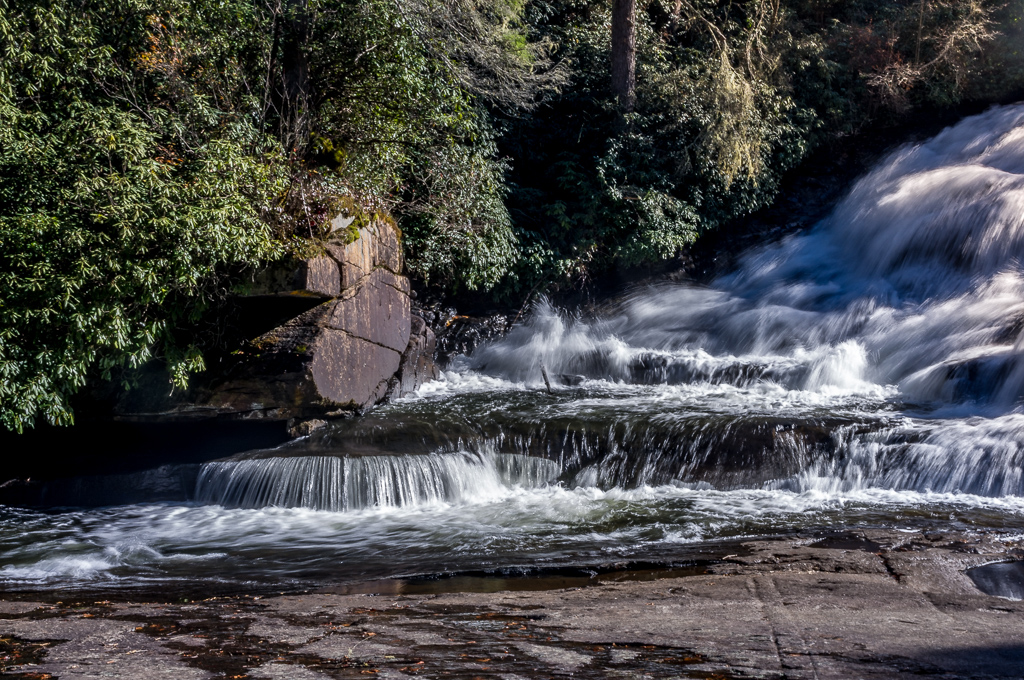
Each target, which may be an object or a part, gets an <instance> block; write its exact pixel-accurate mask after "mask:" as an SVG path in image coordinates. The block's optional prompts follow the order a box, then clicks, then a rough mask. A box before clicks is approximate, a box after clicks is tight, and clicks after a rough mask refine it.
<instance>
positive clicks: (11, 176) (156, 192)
mask: <svg viewBox="0 0 1024 680" xmlns="http://www.w3.org/2000/svg"><path fill="white" fill-rule="evenodd" d="M0 9H2V11H0V52H2V54H3V55H4V56H3V59H2V61H0V233H2V235H3V237H2V240H0V262H3V266H2V267H0V377H2V381H0V419H2V421H3V424H4V425H6V426H7V427H11V428H15V429H21V428H22V427H24V426H25V425H30V424H32V423H33V421H34V419H35V418H36V417H37V415H42V416H43V417H45V418H46V419H47V420H49V421H51V422H54V423H66V422H69V421H70V419H71V412H70V409H69V406H68V399H69V397H70V396H71V395H72V394H73V393H74V392H75V391H76V390H77V389H78V388H80V387H81V386H82V385H83V384H84V383H85V381H86V379H87V377H89V376H90V375H91V374H93V373H98V374H99V375H101V376H103V377H110V376H111V375H113V372H114V371H115V369H117V368H119V367H121V366H124V365H132V366H137V365H139V364H140V363H141V362H143V361H145V360H147V359H148V358H150V357H151V356H152V355H153V351H154V348H155V347H161V346H162V347H163V348H165V351H166V358H167V359H169V361H170V364H171V367H172V372H173V374H174V375H175V376H176V378H178V380H179V381H180V380H183V379H184V376H185V374H186V373H187V372H188V371H190V370H196V369H198V368H200V367H201V366H202V360H201V357H200V356H199V355H198V353H197V351H196V350H195V348H194V347H190V346H188V345H187V344H186V345H185V346H183V347H182V346H180V345H179V344H177V343H173V342H167V341H168V340H170V339H171V337H172V336H173V334H174V332H175V331H176V329H177V328H178V326H179V324H182V323H186V322H187V320H188V319H190V318H194V317H195V316H196V314H197V313H198V312H199V311H200V310H201V309H202V307H203V305H204V302H205V301H206V300H208V299H209V297H210V296H211V295H212V293H213V287H214V286H215V285H216V276H215V275H213V272H215V271H218V270H223V269H224V268H225V267H237V266H243V265H252V264H255V263H258V262H262V261H265V260H267V259H268V258H271V257H273V256H274V255H275V253H276V251H277V247H276V246H275V244H274V242H273V240H272V239H271V234H270V230H269V229H268V227H267V226H266V224H265V222H264V221H263V220H261V219H260V214H259V206H260V205H261V204H265V203H267V202H268V200H269V197H270V196H271V195H272V194H273V193H275V191H279V190H280V188H281V187H280V181H279V178H278V177H275V176H274V173H273V168H274V166H273V164H272V163H268V162H266V161H267V158H268V157H269V156H268V154H269V155H272V154H273V146H272V145H268V144H266V143H265V142H264V140H262V139H260V137H259V133H258V131H257V130H255V129H253V127H252V125H251V124H250V123H249V122H248V121H246V120H244V119H241V118H234V119H233V118H231V117H224V116H222V115H221V113H222V112H221V111H220V110H218V109H217V108H215V106H214V105H213V104H214V101H215V99H214V93H200V92H195V91H192V92H189V93H188V95H186V96H183V97H179V98H178V99H177V104H178V105H177V106H171V105H168V103H167V100H166V99H164V98H163V97H162V96H161V95H162V93H164V92H166V90H167V89H168V88H171V87H174V82H173V78H171V77H168V75H167V74H165V73H160V72H157V71H155V70H154V68H153V65H152V64H151V63H148V62H147V61H146V56H147V54H148V53H147V52H143V51H142V50H143V49H144V48H145V47H146V46H147V44H146V42H145V41H144V40H143V39H142V38H143V37H144V36H146V35H147V34H148V24H149V22H150V18H149V15H148V13H147V10H148V8H145V7H142V6H140V5H139V4H136V3H134V2H132V1H131V0H125V1H121V0H110V1H106V0H100V1H99V2H95V3H91V4H89V5H86V6H85V7H84V11H82V8H81V7H80V6H79V7H72V6H70V5H67V4H62V3H49V2H27V1H19V2H18V3H17V5H16V6H11V5H10V4H3V5H0ZM149 35H152V34H149ZM128 84H130V85H131V87H130V88H128V87H126V85H128Z"/></svg>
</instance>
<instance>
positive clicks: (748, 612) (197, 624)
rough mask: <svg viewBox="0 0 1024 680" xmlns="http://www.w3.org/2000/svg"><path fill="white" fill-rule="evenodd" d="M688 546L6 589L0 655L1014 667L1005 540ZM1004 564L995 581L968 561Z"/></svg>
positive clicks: (85, 670) (133, 663) (550, 671)
mask: <svg viewBox="0 0 1024 680" xmlns="http://www.w3.org/2000/svg"><path fill="white" fill-rule="evenodd" d="M702 550H703V554H704V559H696V560H693V561H692V563H691V565H690V566H689V567H686V568H679V567H678V566H677V567H676V568H675V569H666V570H663V571H660V572H659V571H658V570H656V569H655V568H653V565H646V568H642V569H641V568H637V567H636V565H633V568H626V569H618V570H616V569H615V565H610V566H609V565H604V567H603V568H595V569H594V571H593V574H592V575H591V576H590V577H589V578H588V577H587V576H586V575H578V576H564V575H562V576H548V577H544V578H532V579H527V578H521V579H513V580H502V579H498V578H493V577H492V578H484V577H471V576H463V577H455V578H447V579H437V580H434V581H429V580H421V581H416V582H410V581H380V582H376V583H372V584H362V585H361V586H346V587H339V588H336V589H335V590H334V591H333V592H327V591H322V592H307V593H300V594H284V595H277V596H232V597H217V598H211V599H203V600H200V599H195V600H182V599H177V600H173V601H172V600H168V599H167V598H161V597H156V596H152V595H150V596H147V597H137V598H135V599H132V600H130V601H128V600H125V599H124V595H123V594H121V595H118V596H117V597H118V598H119V599H114V600H112V599H105V596H104V594H102V593H99V594H92V595H90V596H85V595H69V594H66V593H65V594H63V595H62V594H59V593H58V594H48V595H46V596H44V597H40V598H38V599H37V598H36V597H34V596H33V595H31V594H24V593H23V594H11V593H8V594H7V595H6V596H5V598H4V600H3V602H2V603H0V611H2V615H0V617H2V618H0V621H2V623H0V651H2V660H0V669H2V671H3V672H4V675H5V676H8V677H22V678H62V679H64V680H72V679H76V678H82V679H84V678H131V679H133V680H144V679H150V678H153V679H155V678H169V679H170V678H173V679H174V680H181V679H185V678H196V679H199V678H224V679H228V678H233V679H236V680H237V679H241V678H254V679H255V678H267V679H270V680H278V679H280V680H313V679H318V678H357V677H358V678H363V677H368V676H376V677H381V678H412V677H427V678H435V677H453V678H508V679H511V678H557V677H573V678H610V677H622V678H793V679H796V678H890V677H893V676H895V675H898V674H914V675H924V676H928V677H937V678H986V677H993V678H1020V677H1021V676H1022V675H1024V602H1021V601H1020V600H1013V599H1009V598H1007V597H998V596H994V595H989V594H986V593H985V592H982V590H980V589H979V588H978V586H977V585H976V582H978V583H982V585H983V586H984V587H985V589H986V590H988V591H989V592H1002V593H1003V594H1005V595H1014V594H1016V596H1017V597H1020V594H1019V588H1020V582H1019V580H1017V581H1015V580H1014V579H1015V578H1016V579H1019V575H1020V570H1016V569H1014V568H1015V567H1018V566H1020V564H1021V563H1020V562H1017V563H1016V564H1013V562H1015V561H1016V560H1020V559H1021V558H1022V557H1024V542H1022V540H1021V537H1020V536H1016V537H1014V536H1009V535H1005V534H1003V535H999V534H991V533H988V534H970V533H952V532H934V533H931V532H929V533H925V532H904V531H889V530H858V531H853V532H844V533H831V534H817V535H811V534H804V535H794V536H789V537H785V538H774V539H762V540H749V541H734V542H730V543H720V544H715V545H710V546H704V547H703V549H702ZM694 554H697V553H694ZM1007 562H1009V563H1010V564H1009V567H1010V569H1005V568H1004V569H1002V570H1001V571H999V570H997V572H995V575H994V576H993V574H992V573H988V571H990V570H991V567H989V568H988V570H986V568H985V567H984V566H983V565H991V564H993V563H1007ZM979 566H982V569H981V570H977V569H976V568H977V567H979ZM972 570H973V571H972ZM1000 574H1002V575H1000ZM1007 574H1009V576H1007ZM564 586H570V587H564ZM1014 588H1017V589H1018V590H1014ZM1000 589H1001V590H1000ZM360 591H365V592H360ZM106 597H110V594H109V593H108V594H107V595H106Z"/></svg>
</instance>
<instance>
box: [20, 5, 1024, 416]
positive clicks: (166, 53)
mask: <svg viewBox="0 0 1024 680" xmlns="http://www.w3.org/2000/svg"><path fill="white" fill-rule="evenodd" d="M636 24H637V56H636V58H637V64H636V72H637V87H636V97H637V99H636V106H635V108H634V110H633V111H632V112H630V113H628V114H625V115H624V114H622V113H621V112H620V110H619V108H618V105H617V101H616V100H615V99H614V98H613V97H612V96H611V94H610V92H609V86H610V82H609V81H610V73H609V66H610V55H609V49H610V46H609V42H610V39H609V38H610V36H609V33H610V30H609V29H610V0H474V1H470V0H282V2H280V3H256V2H253V1H252V0H190V1H186V0H0V421H2V422H3V424H4V425H5V426H7V427H12V428H16V429H20V428H22V427H25V426H27V425H31V424H32V423H33V422H35V420H36V419H37V418H39V417H42V418H45V419H47V420H49V421H51V422H55V423H66V422H69V421H70V419H71V411H70V407H69V399H70V397H71V396H72V395H73V394H74V392H75V391H76V390H78V389H80V388H81V387H82V386H83V385H84V384H86V382H87V381H89V380H91V379H111V378H113V379H117V378H119V377H121V376H122V375H123V373H122V369H123V368H125V367H134V366H138V365H140V364H141V363H143V362H146V361H148V360H150V359H151V358H154V357H155V358H159V359H161V360H163V361H164V362H166V364H167V365H168V367H169V368H170V370H171V373H172V375H173V377H174V380H175V382H176V383H177V384H179V385H182V384H184V383H185V382H186V381H187V380H188V376H189V374H190V373H192V372H195V371H199V370H202V369H203V366H204V359H203V350H204V349H205V348H206V343H205V341H204V340H203V338H202V337H200V336H199V335H200V334H199V333H198V331H197V330H196V329H197V319H199V318H200V317H201V316H202V315H203V314H204V311H205V310H208V309H209V308H210V307H211V305H214V304H216V302H217V300H218V299H219V298H221V297H223V296H224V295H225V294H226V291H227V290H228V289H230V288H231V287H232V286H236V287H237V286H238V285H239V279H240V275H241V274H243V273H245V272H247V271H250V270H253V269H255V268H259V267H261V266H264V265H265V264H266V263H267V262H269V261H271V260H273V259H275V258H278V257H281V256H284V255H288V254H290V255H292V256H302V255H304V254H309V253H315V252H320V251H321V250H322V248H323V245H322V243H321V240H322V238H323V237H325V236H326V234H327V231H328V230H327V224H328V222H329V220H330V219H331V218H333V217H334V216H335V215H336V214H338V212H347V213H348V214H349V215H351V216H353V217H356V218H358V219H359V220H362V219H366V218H367V217H368V216H370V215H375V216H378V217H383V218H385V219H391V218H392V217H393V218H394V219H396V220H397V221H398V224H399V225H400V226H401V230H402V232H403V245H404V247H405V250H406V256H407V257H406V261H407V263H408V267H409V269H410V272H411V273H413V274H414V275H416V276H418V277H419V278H420V279H421V280H422V281H424V282H426V283H428V284H430V285H432V286H436V287H437V288H439V289H441V290H444V291H448V292H451V291H462V290H467V289H469V290H472V289H492V290H493V291H494V292H495V294H496V295H500V296H505V297H506V298H509V299H511V298H521V297H522V296H523V294H525V293H526V291H528V290H536V289H537V288H538V287H539V286H541V285H544V284H545V283H546V284H548V285H555V286H559V285H565V284H577V283H580V282H582V281H585V280H587V279H588V278H591V277H594V276H597V275H600V273H601V272H602V271H604V270H606V269H608V268H610V267H614V266H617V265H619V264H623V265H627V266H632V265H640V264H644V263H649V262H654V261H658V260H661V259H664V258H669V257H672V256H674V255H675V254H676V253H678V252H679V251H680V249H682V248H685V247H686V246H687V245H688V244H690V243H691V242H692V241H693V240H694V239H695V238H696V237H697V235H698V234H699V233H701V232H702V231H704V230H707V229H712V228H714V227H716V226H717V225H720V224H722V223H723V222H725V221H728V220H731V219H734V218H736V217H737V216H741V215H744V214H748V213H750V212H752V211H754V210H757V209H759V208H760V207H762V206H765V205H767V204H768V203H770V202H771V200H772V199H773V197H774V195H775V193H776V192H777V189H778V186H779V183H780V181H781V178H782V177H783V175H784V173H786V172H787V171H788V170H789V169H790V168H793V167H794V166H795V165H796V164H798V163H799V162H800V160H801V159H802V158H803V157H804V156H805V155H806V153H807V152H808V150H810V149H812V148H814V147H815V146H816V145H821V144H824V143H828V141H829V140H830V139H832V138H834V137H835V136H837V135H842V134H848V133H851V132H855V131H857V130H858V129H861V128H863V127H864V126H865V125H868V124H872V123H877V122H878V121H889V120H896V119H898V118H899V117H900V116H905V115H907V114H908V113H909V112H913V111H920V110H924V109H926V108H936V107H950V106H954V105H956V104H957V103H959V102H961V101H963V100H964V99H965V98H966V99H974V100H984V101H992V100H997V99H1001V98H1005V97H1007V96H1009V95H1010V93H1016V92H1020V91H1024V54H1022V52H1021V50H1020V47H1019V45H1020V44H1021V42H1020V41H1021V37H1022V35H1024V0H1013V1H1012V2H1010V3H1003V2H1002V1H1001V0H852V1H850V2H847V1H845V0H843V1H841V0H787V1H786V2H785V3H783V2H782V0H740V1H737V0H678V1H677V0H652V1H651V2H649V3H647V4H646V5H641V11H640V14H639V15H638V17H637V22H636ZM358 225H359V222H358V221H357V223H354V225H353V226H352V227H351V228H350V230H349V232H348V234H347V235H348V237H349V238H352V237H354V236H355V234H356V233H357V232H355V229H356V228H357V227H358Z"/></svg>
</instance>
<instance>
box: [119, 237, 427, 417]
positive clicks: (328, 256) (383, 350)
mask: <svg viewBox="0 0 1024 680" xmlns="http://www.w3.org/2000/svg"><path fill="white" fill-rule="evenodd" d="M349 224H350V220H346V219H345V218H342V217H339V218H337V219H336V220H335V222H334V223H332V226H334V227H335V232H334V233H336V234H340V235H343V236H344V237H346V238H342V237H339V238H336V239H334V240H330V241H328V242H327V243H326V244H325V254H322V255H318V256H316V257H312V258H308V259H305V260H302V261H300V262H298V263H293V264H292V265H291V266H288V267H279V268H276V269H272V270H270V271H267V272H264V273H263V274H261V275H260V276H259V277H257V279H256V281H255V282H254V283H253V285H252V286H250V287H249V288H248V289H247V290H245V291H244V293H245V295H246V296H247V297H248V298H249V301H250V303H252V302H255V304H256V306H257V308H258V307H259V304H260V301H266V302H267V303H268V307H269V303H270V302H272V301H274V300H275V299H281V298H288V297H292V298H303V299H307V300H315V299H320V300H322V302H321V303H320V304H316V305H315V306H314V307H312V308H311V309H308V310H306V311H304V312H302V313H301V314H298V315H297V316H295V317H294V318H292V319H290V320H288V321H286V322H285V323H283V324H282V325H280V326H278V327H276V328H274V329H272V330H270V331H269V332H266V333H264V334H262V335H260V336H259V337H257V338H255V339H254V340H252V341H250V342H249V343H247V345H246V346H245V347H243V348H242V349H241V350H240V351H238V352H236V353H235V355H234V360H233V361H232V363H231V365H229V366H228V367H227V368H225V369H224V370H223V371H221V372H220V373H219V375H218V376H216V377H215V378H213V379H212V380H210V381H209V382H208V383H207V384H206V385H203V386H200V387H198V388H197V389H195V390H193V391H192V394H190V395H189V399H188V403H187V404H185V403H179V404H175V405H174V406H173V407H172V408H171V409H168V410H167V411H165V412H164V413H162V414H149V415H161V416H164V417H175V416H178V417H196V416H207V417H209V416H217V417H229V418H271V419H276V420H285V419H292V418H296V419H308V418H318V417H325V416H333V417H340V416H345V415H349V414H352V413H358V412H361V411H365V410H366V409H369V408H372V407H373V406H374V405H376V404H378V403H380V402H382V401H384V400H386V399H390V398H397V397H400V396H403V395H405V394H409V393H410V392H412V391H414V390H416V389H417V388H418V387H419V386H420V385H421V384H423V382H425V381H427V380H432V379H434V378H436V377H437V374H438V372H437V369H436V367H435V366H434V362H433V353H434V347H435V340H434V335H433V333H432V331H431V330H430V329H429V328H427V326H426V324H425V323H424V322H423V319H422V318H420V317H419V316H417V315H415V314H414V313H413V311H412V306H411V302H410V289H409V280H408V279H407V278H406V277H404V276H402V274H401V272H402V251H401V244H400V243H399V240H398V233H397V230H396V229H395V227H393V226H392V225H391V224H389V223H387V222H385V221H383V220H376V221H373V222H371V223H369V224H367V225H365V226H363V227H362V228H361V229H359V230H358V238H356V239H355V240H354V241H352V242H346V241H347V239H348V238H351V235H352V231H353V230H351V229H348V228H347V227H348V226H349ZM314 304H315V303H314ZM131 410H132V409H130V408H129V409H122V415H123V416H128V417H131V415H132V414H131V413H130V411H131ZM126 411H127V412H126Z"/></svg>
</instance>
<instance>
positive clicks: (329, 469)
mask: <svg viewBox="0 0 1024 680" xmlns="http://www.w3.org/2000/svg"><path fill="white" fill-rule="evenodd" d="M556 476H557V467H556V466H555V465H554V464H553V463H551V462H550V461H547V460H544V459H542V458H529V457H527V456H517V455H484V454H476V453H465V452H458V453H432V454H426V455H403V456H351V457H349V456H346V457H340V456H295V457H268V458H254V459H242V460H223V461H214V462H211V463H206V464H205V465H203V467H202V469H201V470H200V473H199V479H198V480H197V482H196V493H195V497H196V500H198V501H200V502H204V503H217V504H219V505H223V506H227V507H237V508H261V507H268V506H276V507H301V508H311V509H314V510H328V511H333V512H343V511H350V510H360V509H364V508H370V507H408V506H417V505H429V504H437V503H458V502H465V501H469V500H480V499H493V498H498V497H500V496H502V495H503V494H505V493H507V491H508V489H509V488H511V487H516V486H519V487H523V486H526V487H534V486H541V485H544V484H546V483H548V482H550V481H553V479H554V478H555V477H556Z"/></svg>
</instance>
